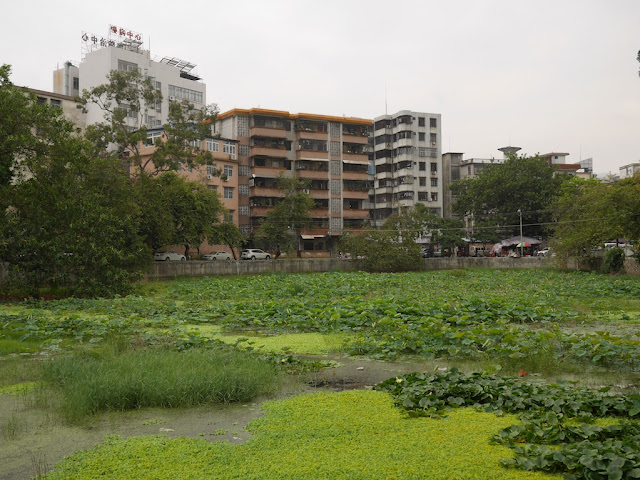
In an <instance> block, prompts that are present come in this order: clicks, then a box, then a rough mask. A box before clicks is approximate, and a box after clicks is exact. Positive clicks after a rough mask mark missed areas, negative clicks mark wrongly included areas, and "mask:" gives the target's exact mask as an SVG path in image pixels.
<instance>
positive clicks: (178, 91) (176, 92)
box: [169, 85, 203, 103]
mask: <svg viewBox="0 0 640 480" xmlns="http://www.w3.org/2000/svg"><path fill="white" fill-rule="evenodd" d="M169 97H174V99H178V100H180V99H182V100H188V101H189V102H193V103H203V97H202V92H197V91H195V90H190V89H188V88H183V87H177V86H175V85H169ZM169 100H172V99H171V98H169Z"/></svg>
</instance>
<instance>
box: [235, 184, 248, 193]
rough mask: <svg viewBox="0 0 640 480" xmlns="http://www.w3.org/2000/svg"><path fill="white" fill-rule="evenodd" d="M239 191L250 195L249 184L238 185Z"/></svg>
mask: <svg viewBox="0 0 640 480" xmlns="http://www.w3.org/2000/svg"><path fill="white" fill-rule="evenodd" d="M238 193H239V194H240V195H249V185H238Z"/></svg>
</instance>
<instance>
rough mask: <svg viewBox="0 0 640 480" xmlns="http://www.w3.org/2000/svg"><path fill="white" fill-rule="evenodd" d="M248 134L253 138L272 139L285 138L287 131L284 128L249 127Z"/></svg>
mask: <svg viewBox="0 0 640 480" xmlns="http://www.w3.org/2000/svg"><path fill="white" fill-rule="evenodd" d="M249 132H250V133H249V134H250V135H251V136H252V137H254V136H258V137H272V138H286V137H287V131H286V130H285V129H284V128H273V127H256V126H254V127H251V129H250V130H249Z"/></svg>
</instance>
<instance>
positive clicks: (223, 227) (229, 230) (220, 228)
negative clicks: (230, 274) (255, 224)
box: [208, 222, 247, 260]
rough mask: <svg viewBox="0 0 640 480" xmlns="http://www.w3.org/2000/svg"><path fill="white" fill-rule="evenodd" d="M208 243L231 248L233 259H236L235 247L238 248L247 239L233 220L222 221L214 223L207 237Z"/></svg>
mask: <svg viewBox="0 0 640 480" xmlns="http://www.w3.org/2000/svg"><path fill="white" fill-rule="evenodd" d="M208 240H209V243H211V244H219V245H226V246H228V247H229V248H230V249H231V254H232V255H233V259H234V260H237V259H238V257H236V250H235V249H236V248H237V249H238V250H240V249H241V248H242V245H244V244H245V242H246V241H247V239H246V237H245V236H244V235H243V234H242V232H241V231H240V229H239V228H238V227H237V225H236V224H235V223H233V222H223V223H219V224H217V225H214V226H213V228H212V230H211V234H210V236H209V238H208Z"/></svg>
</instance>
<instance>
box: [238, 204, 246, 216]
mask: <svg viewBox="0 0 640 480" xmlns="http://www.w3.org/2000/svg"><path fill="white" fill-rule="evenodd" d="M238 215H243V216H244V215H249V205H240V207H239V208H238Z"/></svg>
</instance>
